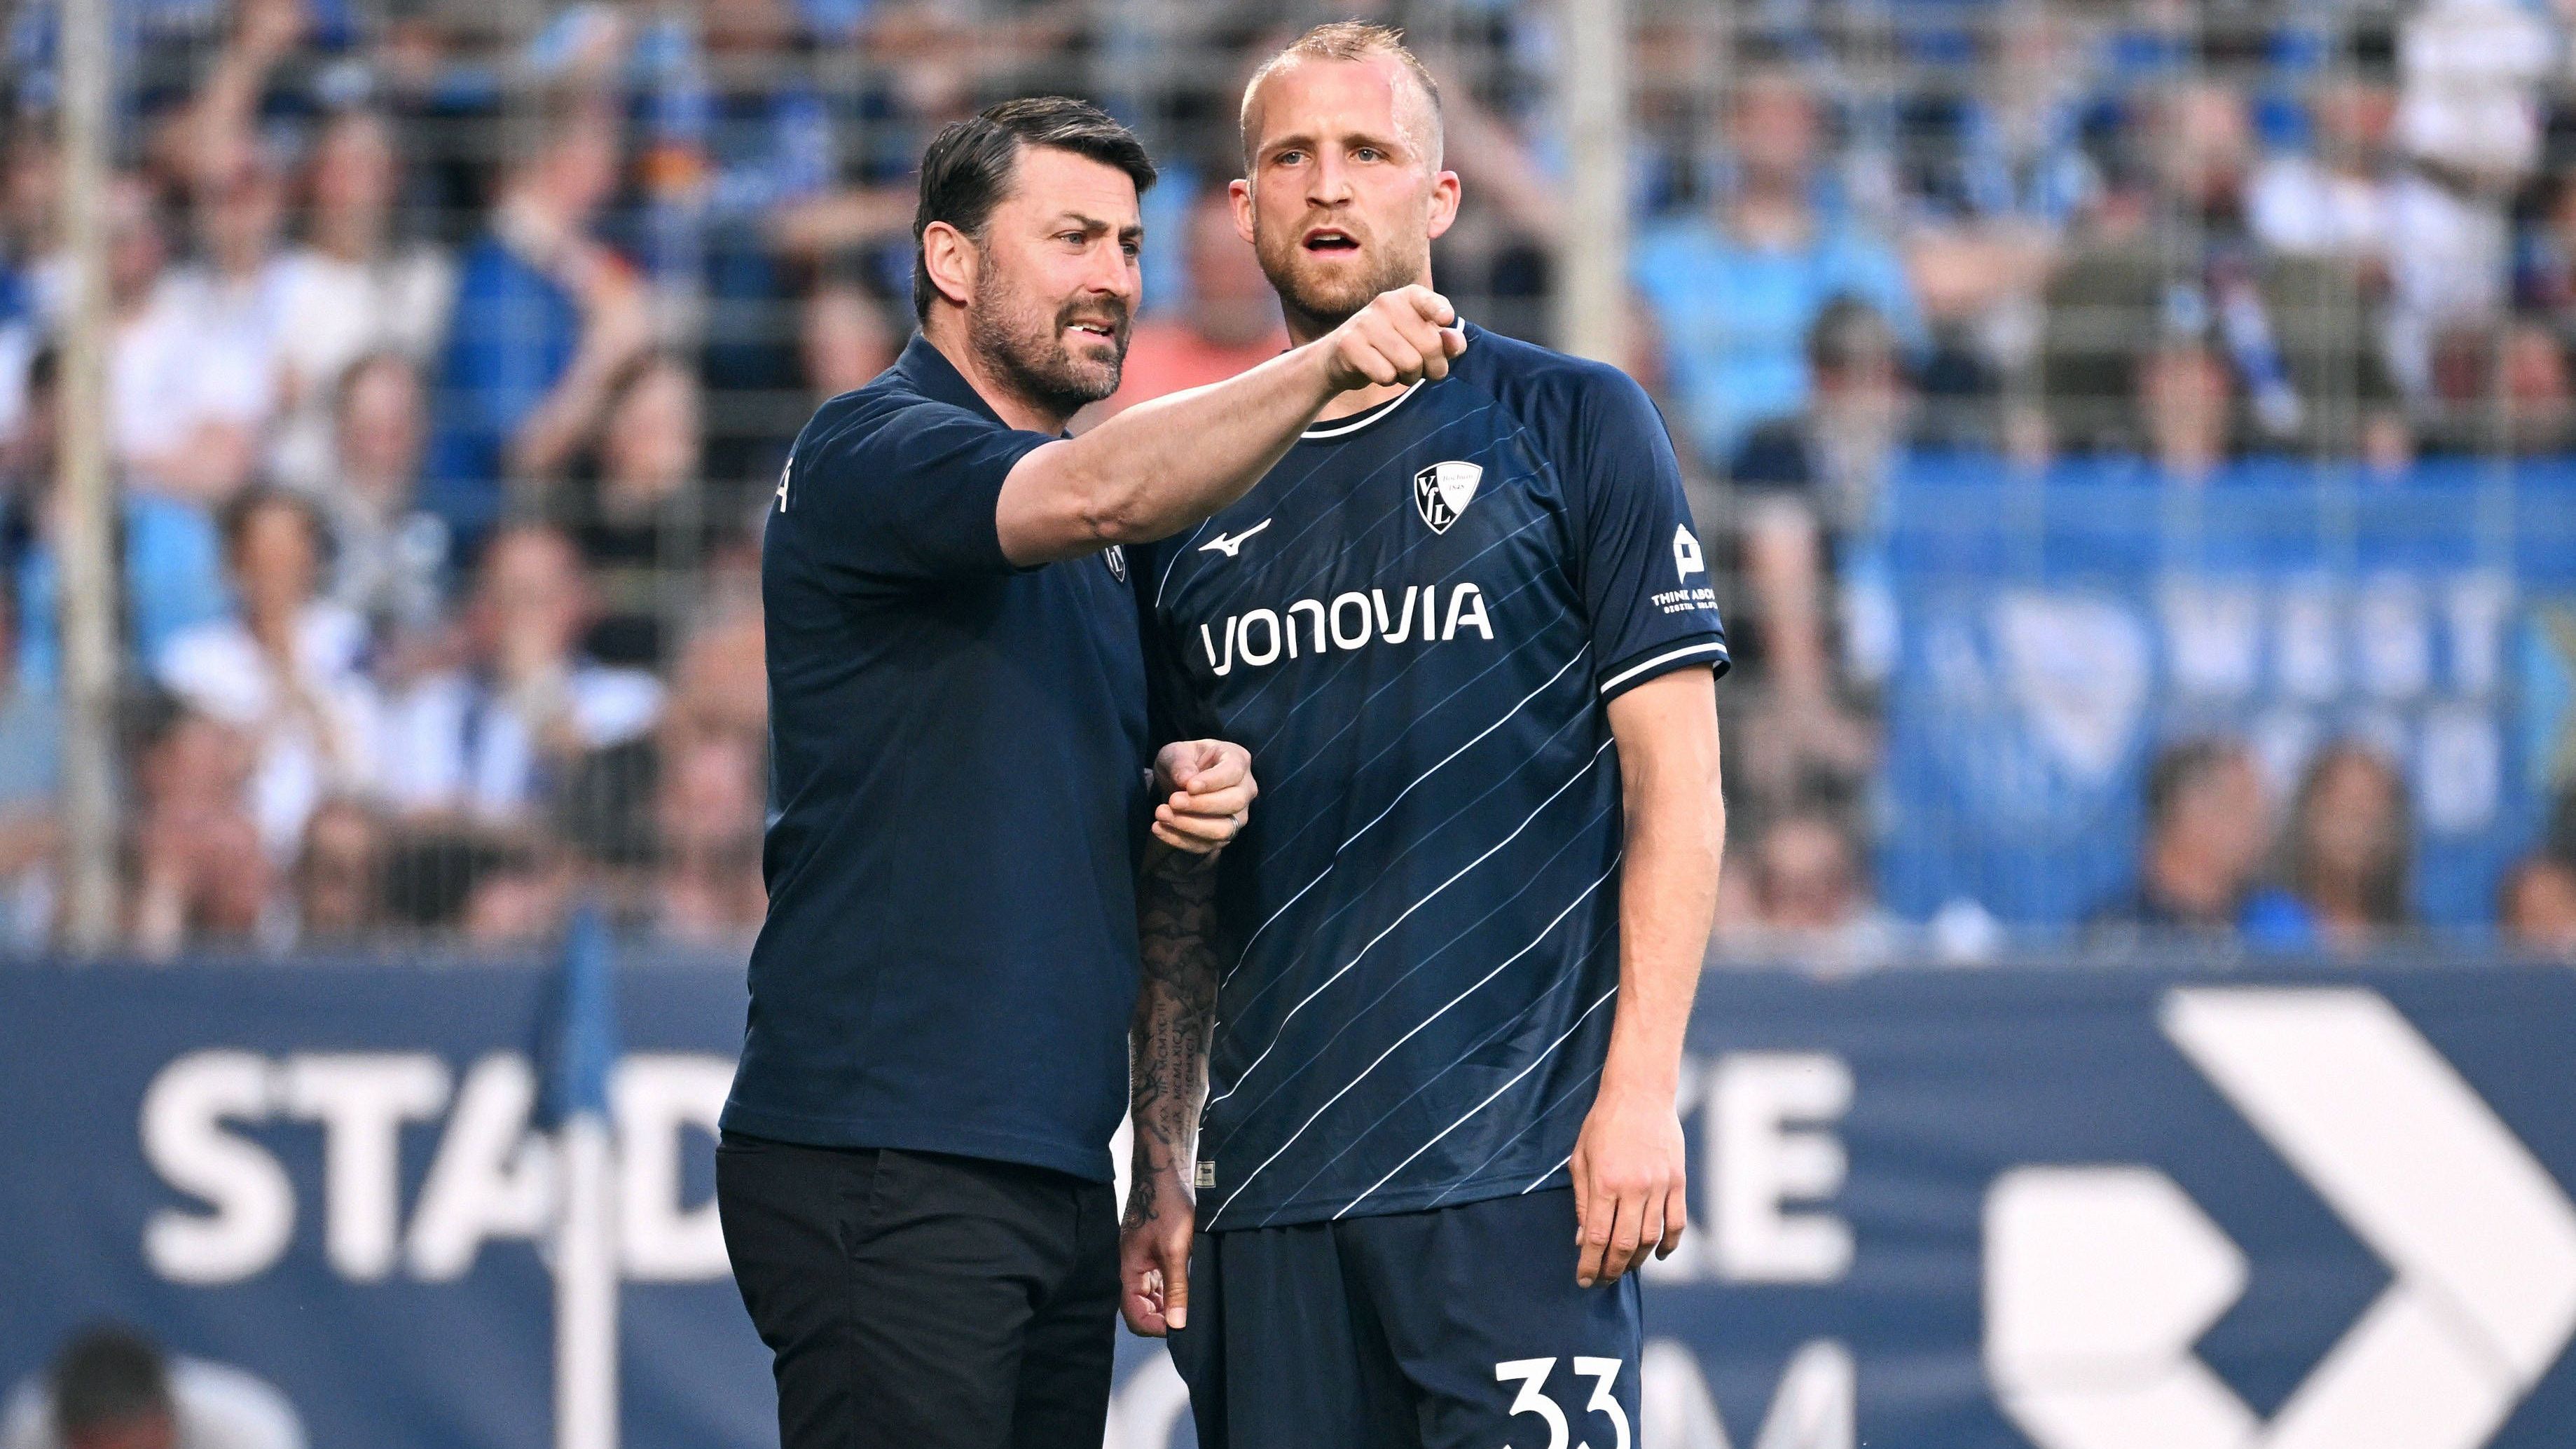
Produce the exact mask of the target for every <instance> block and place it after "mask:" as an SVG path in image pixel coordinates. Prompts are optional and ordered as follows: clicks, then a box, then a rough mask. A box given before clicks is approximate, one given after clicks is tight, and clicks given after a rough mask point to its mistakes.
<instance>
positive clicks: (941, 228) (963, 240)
mask: <svg viewBox="0 0 2576 1449" xmlns="http://www.w3.org/2000/svg"><path fill="white" fill-rule="evenodd" d="M983 260H984V258H983V254H982V253H981V252H979V251H977V250H976V247H975V241H974V238H972V237H969V236H968V235H966V233H964V232H962V231H959V230H958V229H957V228H956V227H954V226H951V225H950V224H948V223H947V222H944V221H934V222H932V223H931V224H930V225H929V226H927V227H924V228H923V229H922V233H921V269H922V271H923V272H924V273H926V274H927V275H928V276H929V278H930V285H932V286H933V287H936V288H938V289H939V295H941V296H943V297H946V298H947V299H948V300H949V301H951V302H954V303H956V304H957V305H958V306H960V307H963V306H965V305H966V304H967V302H968V301H970V300H972V299H973V297H974V295H975V268H976V267H977V266H979V265H981V264H982V262H983Z"/></svg>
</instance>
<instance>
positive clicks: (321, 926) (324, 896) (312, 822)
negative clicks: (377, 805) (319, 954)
mask: <svg viewBox="0 0 2576 1449" xmlns="http://www.w3.org/2000/svg"><path fill="white" fill-rule="evenodd" d="M387 843H388V842H387V837H386V831H385V823H384V821H383V819H382V818H381V817H379V816H378V815H377V814H376V812H375V811H374V810H373V809H371V808H369V807H368V806H367V805H366V804H365V803H363V802H361V801H359V800H357V799H354V798H352V797H350V796H347V795H335V796H333V797H331V798H330V799H328V800H325V801H323V802H322V803H321V804H320V805H317V806H315V807H314V810H313V814H312V815H311V816H310V817H308V818H307V819H306V820H305V822H304V846H303V849H302V850H301V851H300V852H298V853H297V855H296V858H295V935H296V942H297V944H298V945H303V946H313V945H321V944H328V943H332V942H341V943H346V942H349V941H354V940H358V939H360V938H362V937H364V936H365V935H366V934H367V933H369V932H371V931H375V930H377V929H379V928H381V927H382V926H383V925H384V924H385V890H384V878H385V860H386V848H387Z"/></svg>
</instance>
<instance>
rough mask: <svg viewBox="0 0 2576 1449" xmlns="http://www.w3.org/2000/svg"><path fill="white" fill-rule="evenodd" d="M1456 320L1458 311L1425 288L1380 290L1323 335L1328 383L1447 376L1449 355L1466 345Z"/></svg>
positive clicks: (1345, 385)
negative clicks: (1374, 297) (1347, 319)
mask: <svg viewBox="0 0 2576 1449" xmlns="http://www.w3.org/2000/svg"><path fill="white" fill-rule="evenodd" d="M1457 322H1458V310H1457V309H1456V308H1454V307H1452V306H1450V305H1449V299H1448V298H1446V297H1443V296H1441V295H1440V294H1439V293H1438V292H1435V291H1433V290H1431V289H1430V288H1429V287H1425V286H1419V285H1416V286H1409V287H1398V288H1396V289H1395V290H1394V291H1392V292H1381V293H1379V294H1378V296H1377V300H1375V301H1373V302H1371V303H1369V304H1368V305H1367V306H1365V307H1362V308H1361V309H1359V310H1358V311H1357V312H1354V313H1352V314H1351V317H1350V320H1349V321H1347V322H1344V323H1343V324H1342V325H1341V326H1339V327H1336V328H1334V329H1333V332H1332V335H1331V336H1329V337H1327V338H1325V339H1324V344H1325V347H1326V350H1327V355H1328V356H1329V358H1330V365H1331V367H1332V375H1333V385H1334V386H1335V387H1337V388H1340V389H1342V390H1343V391H1346V392H1347V391H1350V390H1352V389H1355V388H1363V387H1369V386H1372V385H1375V386H1380V387H1385V386H1403V385H1406V384H1410V383H1414V382H1419V381H1421V380H1423V379H1425V378H1428V379H1430V380H1431V381H1433V382H1438V381H1439V380H1440V379H1442V378H1444V377H1447V376H1448V375H1449V359H1451V358H1453V357H1456V356H1457V355H1458V354H1459V353H1461V352H1464V351H1466V350H1467V334H1466V333H1465V332H1463V331H1461V330H1459V328H1458V326H1457Z"/></svg>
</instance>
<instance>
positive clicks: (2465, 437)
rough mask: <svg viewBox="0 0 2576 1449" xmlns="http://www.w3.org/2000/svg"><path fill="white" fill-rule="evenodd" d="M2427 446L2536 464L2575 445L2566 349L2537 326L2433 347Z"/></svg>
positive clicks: (2575, 409)
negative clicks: (2534, 459)
mask: <svg viewBox="0 0 2576 1449" xmlns="http://www.w3.org/2000/svg"><path fill="white" fill-rule="evenodd" d="M2424 412H2425V417H2426V424H2425V439H2424V441H2425V445H2426V446H2427V447H2428V448H2432V449H2438V450H2441V451H2444V452H2455V453H2469V454H2494V453H2503V454H2509V455H2513V456H2519V457H2535V456H2543V455H2547V454H2553V453H2563V452H2565V451H2567V449H2568V447H2569V445H2570V444H2571V443H2576V394H2572V393H2571V391H2570V388H2569V380H2568V365H2567V351H2566V346H2565V344H2564V343H2563V342H2562V341H2561V340H2560V339H2559V338H2558V337H2557V336H2556V335H2555V334H2554V333H2552V332H2551V331H2550V330H2549V329H2548V328H2546V327H2544V326H2542V325H2540V324H2538V323H2536V322H2515V323H2512V324H2511V325H2509V326H2506V327H2504V328H2503V329H2502V330H2501V332H2499V331H2497V330H2496V329H2491V328H2484V327H2474V328H2461V329H2457V330H2454V331H2452V332H2449V333H2447V334H2445V335H2444V336H2442V337H2441V338H2440V339H2439V340H2437V341H2436V342H2435V343H2434V345H2433V358H2432V372H2431V389H2430V393H2429V395H2428V396H2427V398H2426V400H2425V407H2424Z"/></svg>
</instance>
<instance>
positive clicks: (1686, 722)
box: [1571, 669, 1726, 1288]
mask: <svg viewBox="0 0 2576 1449" xmlns="http://www.w3.org/2000/svg"><path fill="white" fill-rule="evenodd" d="M1610 733H1611V737H1612V738H1613V739H1614V740H1615V741H1616V742H1617V744H1618V750H1619V779H1620V789H1621V794H1622V797H1623V799H1622V804H1623V805H1624V807H1625V811H1626V815H1627V849H1626V854H1625V857H1624V859H1623V860H1622V861H1621V864H1620V871H1619V1004H1618V1006H1617V1007H1616V1008H1615V1010H1614V1013H1613V1016H1612V1020H1611V1024H1610V1056H1609V1061H1608V1062H1607V1064H1606V1065H1604V1066H1603V1067H1602V1069H1601V1087H1600V1091H1599V1092H1598V1094H1596V1095H1595V1096H1594V1098H1593V1100H1592V1111H1591V1114H1590V1115H1589V1116H1587V1117H1585V1118H1584V1119H1583V1132H1582V1135H1581V1136H1580V1137H1578V1138H1576V1139H1575V1145H1574V1159H1573V1162H1572V1164H1571V1165H1572V1168H1573V1172H1574V1211H1575V1266H1574V1277H1575V1281H1576V1282H1578V1283H1581V1284H1582V1285H1584V1286H1585V1287H1587V1288H1588V1287H1590V1286H1592V1285H1593V1284H1594V1283H1601V1282H1608V1281H1611V1280H1613V1279H1616V1278H1617V1277H1619V1275H1621V1274H1623V1273H1625V1272H1627V1271H1628V1270H1629V1269H1630V1268H1631V1267H1633V1266H1635V1265H1636V1264H1637V1263H1638V1262H1639V1261H1641V1253H1642V1250H1643V1249H1644V1248H1646V1247H1652V1248H1653V1249H1654V1250H1655V1256H1657V1257H1659V1258H1660V1257H1663V1256H1665V1255H1666V1254H1669V1253H1670V1252H1672V1250H1673V1249H1674V1248H1675V1247H1677V1246H1679V1245H1680V1243H1681V1239H1682V1229H1683V1227H1684V1225H1685V1223H1686V1222H1687V1220H1688V1210H1687V1208H1686V1206H1685V1202H1684V1199H1685V1198H1686V1196H1687V1187H1688V1183H1687V1173H1686V1172H1685V1171H1684V1166H1685V1164H1684V1154H1683V1148H1682V1124H1681V1118H1680V1116H1679V1115H1678V1113H1677V1112H1676V1111H1675V1097H1676V1094H1677V1092H1678V1090H1679V1087H1680V1085H1681V1062H1682V1034H1683V1032H1684V1030H1685V1029H1686V1028H1688V1027H1689V1025H1690V1013H1691V998H1692V997H1693V996H1694V995H1696V994H1697V993H1698V991H1699V972H1700V964H1701V962H1702V961H1703V960H1705V959H1706V956H1707V952H1708V933H1709V927H1710V925H1711V924H1712V922H1713V921H1714V919H1715V917H1716V914H1717V873H1718V869H1719V867H1720V865H1721V864H1722V863H1723V860H1724V856H1725V850H1726V800H1725V797H1724V796H1723V795H1721V794H1720V793H1719V789H1718V742H1717V688H1716V678H1715V676H1714V675H1712V674H1710V673H1709V671H1707V670H1705V669H1680V670H1675V671H1674V672H1672V673H1670V674H1666V675H1662V676H1660V677H1658V678H1655V679H1650V680H1648V681H1646V682H1645V683H1644V684H1640V685H1638V686H1637V687H1636V688H1634V689H1631V690H1629V691H1628V692H1627V693H1625V694H1622V695H1620V696H1618V697H1617V698H1615V699H1613V700H1611V701H1610Z"/></svg>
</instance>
